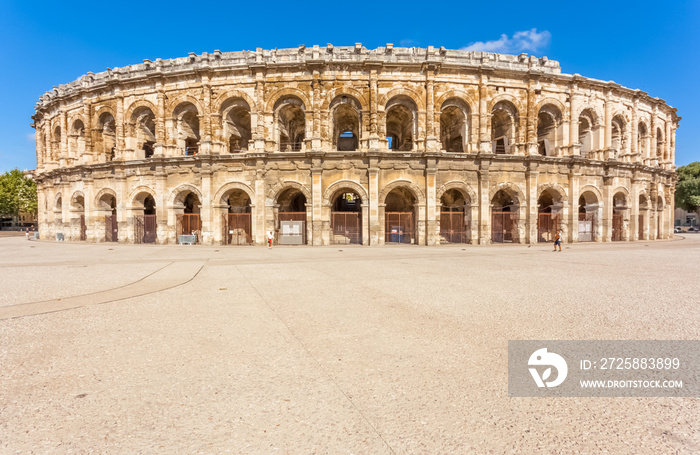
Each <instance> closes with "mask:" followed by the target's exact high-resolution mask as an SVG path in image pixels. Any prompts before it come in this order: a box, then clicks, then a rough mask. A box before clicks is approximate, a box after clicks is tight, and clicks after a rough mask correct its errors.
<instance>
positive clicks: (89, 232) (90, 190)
mask: <svg viewBox="0 0 700 455" xmlns="http://www.w3.org/2000/svg"><path fill="white" fill-rule="evenodd" d="M83 192H84V193H85V226H86V229H85V236H86V240H87V241H88V242H97V241H98V240H97V233H96V231H95V222H96V218H95V217H96V212H95V196H96V194H95V181H94V179H93V178H92V177H85V178H84V179H83ZM39 194H41V192H40V193H39Z"/></svg>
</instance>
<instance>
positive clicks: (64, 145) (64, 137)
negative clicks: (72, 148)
mask: <svg viewBox="0 0 700 455" xmlns="http://www.w3.org/2000/svg"><path fill="white" fill-rule="evenodd" d="M66 117H67V115H66V112H65V111H64V110H61V113H60V114H59V117H58V118H59V125H61V142H60V144H59V154H58V161H59V163H60V165H61V166H62V167H63V166H66V165H67V158H68V135H69V133H70V131H68V119H67V118H66Z"/></svg>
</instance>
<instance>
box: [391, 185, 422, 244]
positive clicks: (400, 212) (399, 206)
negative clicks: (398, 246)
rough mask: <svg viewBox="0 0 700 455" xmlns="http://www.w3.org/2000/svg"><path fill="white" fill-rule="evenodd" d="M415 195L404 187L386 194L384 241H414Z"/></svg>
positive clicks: (416, 217)
mask: <svg viewBox="0 0 700 455" xmlns="http://www.w3.org/2000/svg"><path fill="white" fill-rule="evenodd" d="M416 202H417V201H416V197H415V196H414V195H413V193H412V192H411V190H409V189H408V188H405V187H399V188H394V189H393V190H391V192H389V194H387V196H386V199H385V202H384V203H385V207H384V236H385V238H384V241H385V243H416V233H415V225H416V220H417V219H418V216H417V213H416V211H417V205H416Z"/></svg>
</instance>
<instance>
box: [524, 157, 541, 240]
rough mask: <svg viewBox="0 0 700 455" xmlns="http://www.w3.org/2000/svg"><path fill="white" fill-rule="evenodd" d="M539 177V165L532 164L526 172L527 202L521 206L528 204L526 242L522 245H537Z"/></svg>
mask: <svg viewBox="0 0 700 455" xmlns="http://www.w3.org/2000/svg"><path fill="white" fill-rule="evenodd" d="M538 176H539V171H537V163H530V164H529V166H528V168H527V169H526V170H525V184H526V188H525V198H526V200H525V201H521V202H520V204H523V203H525V204H527V214H526V220H525V226H526V233H525V242H521V243H537V214H538V207H537V178H538Z"/></svg>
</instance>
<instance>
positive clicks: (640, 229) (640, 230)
mask: <svg viewBox="0 0 700 455" xmlns="http://www.w3.org/2000/svg"><path fill="white" fill-rule="evenodd" d="M637 240H644V215H639V216H638V217H637Z"/></svg>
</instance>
